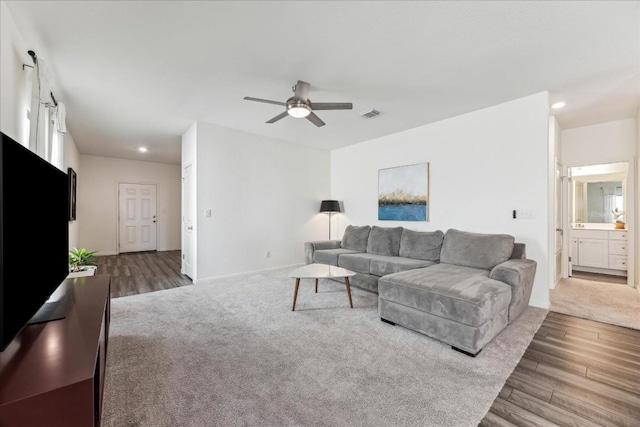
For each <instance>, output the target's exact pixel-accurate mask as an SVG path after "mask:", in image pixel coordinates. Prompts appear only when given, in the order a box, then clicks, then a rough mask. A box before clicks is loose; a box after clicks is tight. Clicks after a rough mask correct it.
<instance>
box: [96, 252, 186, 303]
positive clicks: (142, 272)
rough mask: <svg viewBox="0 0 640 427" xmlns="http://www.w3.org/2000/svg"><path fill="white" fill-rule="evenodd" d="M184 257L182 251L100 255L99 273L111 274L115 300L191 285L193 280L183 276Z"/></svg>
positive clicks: (98, 261) (98, 258) (98, 259)
mask: <svg viewBox="0 0 640 427" xmlns="http://www.w3.org/2000/svg"><path fill="white" fill-rule="evenodd" d="M180 256H181V255H180V251H162V252H156V251H152V252H133V253H125V254H120V255H107V256H99V257H96V258H95V262H96V264H97V265H98V270H97V272H96V274H110V275H111V298H117V297H123V296H128V295H136V294H142V293H146V292H153V291H159V290H163V289H171V288H177V287H179V286H186V285H191V284H193V282H192V281H191V279H189V277H187V276H185V275H184V274H180Z"/></svg>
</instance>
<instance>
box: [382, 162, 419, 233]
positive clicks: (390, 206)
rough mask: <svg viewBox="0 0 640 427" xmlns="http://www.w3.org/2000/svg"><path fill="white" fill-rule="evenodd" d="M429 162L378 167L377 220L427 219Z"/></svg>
mask: <svg viewBox="0 0 640 427" xmlns="http://www.w3.org/2000/svg"><path fill="white" fill-rule="evenodd" d="M428 208H429V163H418V164H416V165H409V166H399V167H395V168H388V169H380V170H379V171H378V220H381V221H428V220H429V209H428Z"/></svg>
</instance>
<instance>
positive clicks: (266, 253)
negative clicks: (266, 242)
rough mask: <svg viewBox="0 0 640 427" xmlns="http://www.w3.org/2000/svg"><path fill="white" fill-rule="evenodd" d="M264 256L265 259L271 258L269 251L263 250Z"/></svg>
mask: <svg viewBox="0 0 640 427" xmlns="http://www.w3.org/2000/svg"><path fill="white" fill-rule="evenodd" d="M264 257H265V258H267V259H269V258H271V251H267V252H265V253H264Z"/></svg>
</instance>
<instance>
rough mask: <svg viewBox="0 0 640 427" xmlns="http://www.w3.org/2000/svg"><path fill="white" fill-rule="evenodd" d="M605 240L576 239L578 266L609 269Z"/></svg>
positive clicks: (607, 249) (607, 247)
mask: <svg viewBox="0 0 640 427" xmlns="http://www.w3.org/2000/svg"><path fill="white" fill-rule="evenodd" d="M608 243H609V242H608V241H607V240H601V239H585V238H579V239H578V264H579V265H582V266H585V267H597V268H609V245H608Z"/></svg>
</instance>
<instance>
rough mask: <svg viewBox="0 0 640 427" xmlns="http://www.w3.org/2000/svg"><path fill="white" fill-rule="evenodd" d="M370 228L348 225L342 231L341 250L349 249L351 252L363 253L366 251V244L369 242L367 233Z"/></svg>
mask: <svg viewBox="0 0 640 427" xmlns="http://www.w3.org/2000/svg"><path fill="white" fill-rule="evenodd" d="M370 231H371V227H369V226H368V225H363V226H360V227H356V226H353V225H348V226H347V228H346V229H345V230H344V236H343V237H342V243H341V246H342V248H343V249H351V250H352V251H358V252H365V251H366V250H367V242H368V241H369V232H370Z"/></svg>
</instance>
